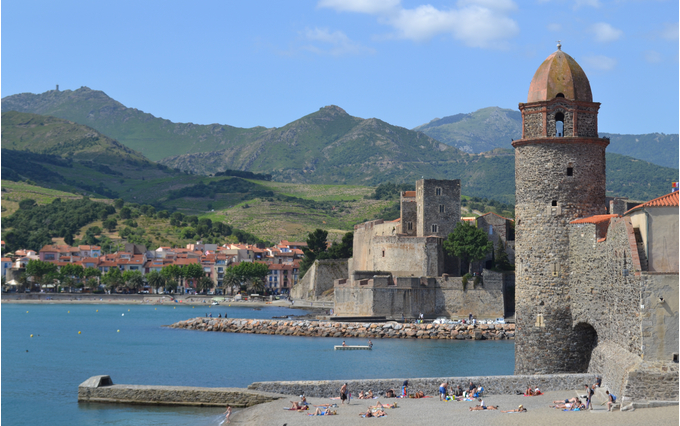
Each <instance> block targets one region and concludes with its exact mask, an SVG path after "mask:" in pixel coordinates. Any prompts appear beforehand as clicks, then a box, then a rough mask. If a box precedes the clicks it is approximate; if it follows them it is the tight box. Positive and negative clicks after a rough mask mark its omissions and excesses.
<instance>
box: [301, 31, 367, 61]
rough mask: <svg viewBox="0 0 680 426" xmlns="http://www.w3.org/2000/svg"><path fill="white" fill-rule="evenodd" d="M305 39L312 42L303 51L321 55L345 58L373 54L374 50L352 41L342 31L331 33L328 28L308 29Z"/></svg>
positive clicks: (304, 34)
mask: <svg viewBox="0 0 680 426" xmlns="http://www.w3.org/2000/svg"><path fill="white" fill-rule="evenodd" d="M302 35H303V37H304V39H305V40H307V41H309V42H312V43H313V44H308V45H306V46H303V47H302V49H304V50H308V51H310V52H313V53H316V54H320V55H332V56H344V55H361V54H372V53H374V51H373V49H370V48H368V47H365V46H363V45H361V44H360V43H357V42H354V41H352V40H351V39H350V38H349V37H347V35H346V34H345V33H343V32H342V31H330V30H329V29H328V28H314V29H309V28H308V29H306V30H305V32H304V33H303V34H302Z"/></svg>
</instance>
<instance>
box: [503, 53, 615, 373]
mask: <svg viewBox="0 0 680 426" xmlns="http://www.w3.org/2000/svg"><path fill="white" fill-rule="evenodd" d="M599 107H600V104H599V103H597V102H593V96H592V93H591V90H590V83H589V82H588V78H587V77H586V74H585V73H584V72H583V69H581V67H580V66H579V64H578V63H576V61H575V60H574V59H573V58H572V57H571V56H569V55H567V54H566V53H564V52H563V51H562V50H561V45H559V44H558V46H557V51H555V52H554V53H553V54H552V55H550V56H548V58H547V59H546V60H545V61H543V63H542V64H541V65H540V66H539V67H538V70H537V71H536V73H535V74H534V77H533V79H532V80H531V85H530V86H529V96H528V100H527V103H520V104H519V110H520V111H521V113H522V139H520V140H515V141H514V142H513V144H512V145H513V146H514V147H515V185H516V209H515V221H516V224H515V231H516V242H515V244H516V246H515V262H516V286H517V287H516V296H515V300H516V302H515V303H516V307H515V309H516V311H515V312H516V324H517V335H516V341H515V374H552V373H568V372H583V371H585V370H586V369H587V368H588V360H587V359H584V356H585V355H584V354H589V353H590V352H589V351H584V350H583V348H584V345H585V346H594V345H595V344H596V342H597V336H596V334H595V331H594V330H593V329H592V328H590V329H587V330H580V329H575V328H574V327H573V326H572V319H573V317H572V309H571V308H572V300H571V297H570V292H569V232H568V226H569V223H570V222H571V221H573V220H575V219H578V218H582V217H588V216H593V215H600V214H603V213H605V212H606V208H605V191H606V179H605V148H606V147H607V145H608V144H609V140H608V139H604V138H600V137H599V136H598V130H597V113H598V110H599ZM588 356H589V355H588Z"/></svg>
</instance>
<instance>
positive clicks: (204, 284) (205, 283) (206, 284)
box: [196, 276, 214, 291]
mask: <svg viewBox="0 0 680 426" xmlns="http://www.w3.org/2000/svg"><path fill="white" fill-rule="evenodd" d="M213 285H214V283H213V281H212V280H211V279H210V278H208V277H206V276H203V277H201V278H200V279H199V280H198V282H197V283H196V289H197V290H198V291H204V290H210V289H211V288H212V287H213Z"/></svg>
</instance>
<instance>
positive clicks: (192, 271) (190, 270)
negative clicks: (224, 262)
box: [182, 263, 205, 287]
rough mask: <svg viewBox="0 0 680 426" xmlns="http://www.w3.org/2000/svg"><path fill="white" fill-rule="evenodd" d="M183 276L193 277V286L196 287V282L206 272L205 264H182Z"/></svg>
mask: <svg viewBox="0 0 680 426" xmlns="http://www.w3.org/2000/svg"><path fill="white" fill-rule="evenodd" d="M182 276H183V277H184V278H187V279H191V284H192V287H196V282H197V281H198V279H199V278H201V277H204V276H205V272H204V271H203V266H201V265H200V264H199V263H190V264H188V265H184V266H182Z"/></svg>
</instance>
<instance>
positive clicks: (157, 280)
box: [146, 270, 165, 293]
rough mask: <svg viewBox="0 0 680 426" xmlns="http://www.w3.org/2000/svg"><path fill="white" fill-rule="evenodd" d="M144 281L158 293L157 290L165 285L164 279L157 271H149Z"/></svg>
mask: <svg viewBox="0 0 680 426" xmlns="http://www.w3.org/2000/svg"><path fill="white" fill-rule="evenodd" d="M146 281H147V282H148V283H149V285H150V286H151V287H152V288H153V289H154V290H155V292H156V293H158V289H159V288H160V287H163V286H164V285H165V278H164V277H163V275H161V273H160V272H158V271H155V270H154V271H151V272H149V273H148V274H146Z"/></svg>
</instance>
